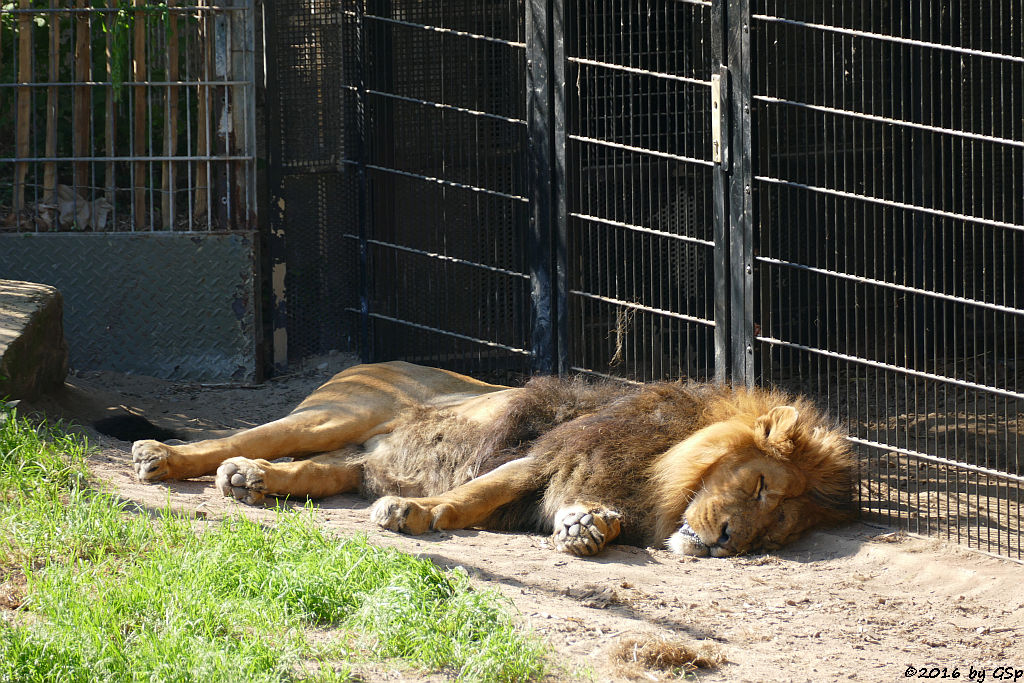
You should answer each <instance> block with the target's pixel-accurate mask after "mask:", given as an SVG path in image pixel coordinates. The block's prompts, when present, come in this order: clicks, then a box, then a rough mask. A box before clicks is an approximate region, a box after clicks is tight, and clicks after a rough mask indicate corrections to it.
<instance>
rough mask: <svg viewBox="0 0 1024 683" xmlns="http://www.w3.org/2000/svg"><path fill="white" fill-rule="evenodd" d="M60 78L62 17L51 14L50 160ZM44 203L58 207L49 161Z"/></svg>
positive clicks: (52, 214)
mask: <svg viewBox="0 0 1024 683" xmlns="http://www.w3.org/2000/svg"><path fill="white" fill-rule="evenodd" d="M55 7H56V3H55V2H54V0H50V9H54V8H55ZM59 78H60V15H59V14H57V13H56V12H53V13H51V14H50V63H49V76H48V80H49V82H50V85H49V87H47V88H46V156H47V157H49V158H50V159H54V158H56V157H57V81H58V79H59ZM43 203H44V204H47V205H48V206H53V207H56V206H57V163H56V162H54V161H47V162H46V163H45V164H44V165H43ZM57 213H58V212H57V211H56V210H50V211H47V214H48V215H47V220H48V221H50V220H52V223H53V227H57V225H56V224H57Z"/></svg>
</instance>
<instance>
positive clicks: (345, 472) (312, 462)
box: [217, 448, 363, 505]
mask: <svg viewBox="0 0 1024 683" xmlns="http://www.w3.org/2000/svg"><path fill="white" fill-rule="evenodd" d="M356 453H357V451H356V449H353V448H342V449H339V450H337V451H333V452H331V453H321V454H320V455H315V456H313V457H312V458H309V459H307V460H298V461H294V462H282V463H275V462H267V461H266V460H249V459H247V458H231V459H229V460H225V461H224V462H223V463H222V464H221V466H220V467H219V468H217V488H219V489H220V491H221V493H223V494H224V495H225V496H227V497H229V498H235V499H237V500H240V501H242V502H243V503H248V504H250V505H253V504H255V503H259V502H261V501H262V500H263V499H264V498H265V497H266V496H268V495H270V496H300V497H306V498H323V497H325V496H333V495H334V494H336V493H347V492H349V491H355V490H357V489H358V488H359V484H360V482H361V481H362V478H363V466H362V464H361V463H360V462H358V461H357V460H354V458H353V456H354V455H355V454H356Z"/></svg>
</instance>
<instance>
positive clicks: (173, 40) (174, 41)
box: [162, 0, 179, 230]
mask: <svg viewBox="0 0 1024 683" xmlns="http://www.w3.org/2000/svg"><path fill="white" fill-rule="evenodd" d="M174 4H175V3H174V0H167V7H168V8H172V7H174ZM167 21H169V22H171V25H170V27H169V29H170V30H169V31H168V35H167V80H168V82H171V83H173V82H175V81H177V80H178V78H179V69H178V56H179V54H178V17H177V14H175V13H174V12H168V13H167ZM177 151H178V86H176V85H169V86H167V110H166V112H165V113H164V156H166V157H172V156H174V155H175V154H176V153H177ZM163 171H164V173H163V184H162V185H163V206H162V210H163V226H164V229H166V230H173V229H174V189H175V183H174V162H173V161H165V162H164V168H163Z"/></svg>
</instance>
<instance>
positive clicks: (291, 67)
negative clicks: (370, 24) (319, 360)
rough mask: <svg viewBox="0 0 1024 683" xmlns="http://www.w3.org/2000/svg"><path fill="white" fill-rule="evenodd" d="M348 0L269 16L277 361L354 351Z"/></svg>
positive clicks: (304, 1) (308, 0) (271, 7)
mask: <svg viewBox="0 0 1024 683" xmlns="http://www.w3.org/2000/svg"><path fill="white" fill-rule="evenodd" d="M346 7H347V6H346V5H345V4H344V3H343V2H342V1H341V0H282V1H280V2H275V3H270V4H268V5H267V6H266V7H265V11H266V14H267V57H268V59H267V69H268V73H267V76H268V79H267V80H268V87H267V102H268V107H267V121H268V124H269V125H268V129H269V131H270V135H269V136H268V153H269V157H270V166H269V174H268V175H269V176H270V178H269V185H270V191H271V194H272V198H271V202H270V208H271V212H270V244H269V249H268V251H269V254H268V258H269V260H270V261H271V266H270V269H271V273H270V275H271V277H270V278H268V279H269V280H270V281H271V283H272V288H273V295H274V304H273V319H272V320H271V321H270V323H271V325H272V327H273V335H274V337H273V338H274V362H275V364H276V365H277V366H278V367H280V368H284V367H286V366H287V365H288V363H289V361H291V362H298V361H300V360H302V359H304V358H307V357H309V356H313V355H316V354H320V353H324V352H327V351H330V350H332V349H351V348H353V347H354V346H355V343H356V334H357V332H356V325H355V324H354V321H353V320H352V316H351V314H349V313H348V312H347V309H349V308H351V307H353V306H356V307H358V305H359V294H358V291H359V289H358V288H359V265H358V258H357V249H356V245H355V244H354V243H353V242H352V241H351V240H346V239H345V237H344V235H346V234H350V233H358V231H359V225H360V220H361V216H360V210H359V206H360V192H359V179H358V174H357V172H356V169H355V168H353V167H350V166H346V165H344V164H343V163H342V161H343V160H344V159H346V158H349V157H354V156H357V155H358V153H359V149H360V130H359V128H358V126H357V125H356V123H357V119H356V112H355V109H354V107H353V106H351V102H350V100H349V99H347V97H348V91H347V90H346V89H345V88H344V86H343V77H344V75H345V74H347V73H350V72H352V71H353V70H355V69H356V68H357V66H356V65H357V61H356V60H355V59H354V58H353V57H352V56H351V55H352V54H358V52H357V48H356V36H355V35H354V33H353V32H352V30H351V24H352V20H351V14H352V11H351V7H348V10H349V18H348V19H347V20H346V18H345V17H346V15H345V9H346Z"/></svg>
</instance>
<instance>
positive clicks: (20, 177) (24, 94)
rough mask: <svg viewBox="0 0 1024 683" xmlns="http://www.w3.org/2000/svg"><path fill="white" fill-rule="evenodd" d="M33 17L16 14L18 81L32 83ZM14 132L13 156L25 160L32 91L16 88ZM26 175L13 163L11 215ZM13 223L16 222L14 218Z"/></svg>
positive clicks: (26, 4) (23, 164) (25, 3)
mask: <svg viewBox="0 0 1024 683" xmlns="http://www.w3.org/2000/svg"><path fill="white" fill-rule="evenodd" d="M18 8H19V9H22V10H27V9H30V8H31V3H30V0H19V2H18ZM32 80H33V79H32V15H31V14H28V13H27V12H26V13H25V14H19V15H18V82H20V83H31V82H32ZM15 120H16V121H17V131H16V132H15V148H14V156H15V157H16V158H19V159H25V158H28V156H29V155H30V152H31V148H30V147H29V140H30V133H31V132H32V88H28V87H25V88H18V112H17V115H16V118H15ZM27 174H28V162H27V161H19V162H16V163H15V164H14V197H13V198H12V201H11V209H12V212H13V213H14V215H15V216H16V217H17V216H18V214H19V213H20V212H21V211H23V210H24V209H25V176H26V175H27ZM16 220H18V219H17V218H16Z"/></svg>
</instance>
